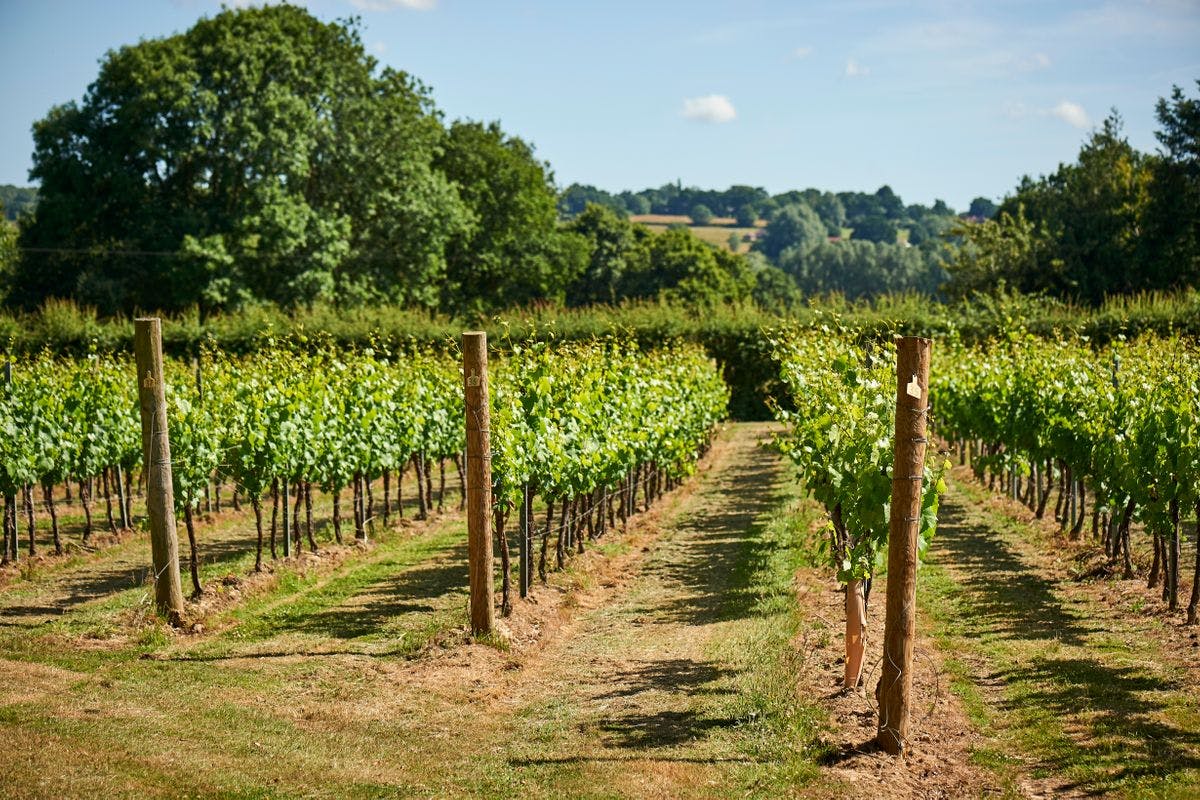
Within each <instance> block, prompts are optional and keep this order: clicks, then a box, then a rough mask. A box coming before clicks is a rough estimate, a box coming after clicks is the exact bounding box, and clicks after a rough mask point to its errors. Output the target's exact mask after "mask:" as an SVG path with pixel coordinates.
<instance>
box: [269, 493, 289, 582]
mask: <svg viewBox="0 0 1200 800" xmlns="http://www.w3.org/2000/svg"><path fill="white" fill-rule="evenodd" d="M283 513H285V514H286V513H287V509H284V512H283ZM278 526H279V479H278V478H275V479H274V480H272V481H271V560H272V561H274V560H275V559H277V558H279V555H278V552H277V551H276V549H275V531H276V529H277V528H278Z"/></svg>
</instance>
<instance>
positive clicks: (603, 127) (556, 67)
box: [0, 0, 1200, 210]
mask: <svg viewBox="0 0 1200 800" xmlns="http://www.w3.org/2000/svg"><path fill="white" fill-rule="evenodd" d="M303 5H305V6H306V7H307V8H308V9H309V10H310V11H311V12H312V13H313V14H315V15H316V16H318V17H320V18H322V19H326V20H328V19H340V18H345V17H348V16H351V15H357V16H360V17H361V19H362V29H363V40H364V42H365V43H366V45H367V47H368V49H369V50H370V51H371V52H372V54H373V55H375V56H376V57H377V58H378V59H379V60H380V61H381V62H383V63H385V64H389V65H391V66H394V67H397V68H400V69H403V70H406V71H408V72H410V73H412V74H413V75H415V76H417V77H419V78H420V79H421V80H422V81H424V82H425V83H426V84H428V85H429V86H430V87H431V88H432V89H433V94H434V98H435V101H436V103H437V105H438V106H439V107H440V108H441V109H442V110H443V112H444V113H445V114H446V117H447V118H448V119H454V118H458V117H470V118H473V119H485V120H491V119H499V120H500V121H501V123H502V124H503V126H504V128H505V130H507V131H509V132H511V133H514V134H517V135H519V136H522V137H523V138H525V139H527V140H529V141H531V142H533V143H534V145H535V146H536V147H537V152H538V154H539V156H540V157H541V158H543V159H545V160H547V161H549V162H550V164H551V165H552V167H553V168H554V171H555V175H556V178H557V180H558V182H559V184H560V185H566V184H568V183H571V182H574V181H578V182H581V183H591V184H595V185H597V186H600V187H602V188H605V189H609V190H620V189H626V188H632V189H640V188H644V187H647V186H658V185H661V184H663V183H666V182H669V181H675V180H676V179H678V180H682V181H683V183H684V184H686V185H698V186H703V187H706V188H724V187H726V186H728V185H730V184H733V183H748V184H753V185H758V186H763V187H765V188H767V189H768V190H770V191H772V192H778V191H783V190H785V189H792V188H804V187H807V186H815V187H818V188H821V189H831V190H869V191H873V190H874V189H876V188H878V187H879V186H880V185H882V184H884V183H887V184H889V185H891V187H892V188H893V189H894V190H895V191H896V192H898V193H899V194H900V195H901V196H902V197H903V198H904V199H905V200H906V201H907V202H923V203H932V202H933V200H934V199H935V198H942V199H944V200H946V201H947V202H949V203H950V204H951V205H952V206H954V207H955V208H958V209H960V210H961V209H963V208H965V207H966V205H967V203H968V202H969V201H970V199H971V198H972V197H975V196H976V195H984V196H990V197H994V198H1000V197H1002V196H1003V195H1004V194H1006V193H1007V192H1009V191H1010V190H1011V189H1012V188H1013V187H1014V186H1015V185H1016V183H1017V181H1018V180H1019V178H1020V176H1021V175H1023V174H1034V175H1037V174H1041V173H1045V172H1048V171H1050V170H1053V169H1054V168H1055V167H1056V166H1057V165H1058V164H1059V163H1060V162H1063V161H1071V160H1073V159H1074V157H1075V155H1076V154H1077V152H1078V150H1079V146H1080V144H1081V143H1082V142H1083V140H1084V139H1085V137H1086V136H1087V134H1088V131H1089V130H1090V129H1091V128H1092V127H1093V126H1095V125H1097V124H1098V123H1099V122H1100V120H1102V119H1103V118H1104V116H1105V115H1106V114H1107V113H1108V111H1109V109H1110V108H1111V107H1114V106H1115V107H1116V108H1117V109H1118V110H1119V111H1120V112H1121V114H1122V115H1123V116H1124V118H1125V123H1126V132H1127V134H1128V136H1129V138H1130V140H1131V141H1132V142H1133V144H1134V145H1135V146H1137V147H1139V148H1142V149H1144V150H1152V149H1154V148H1155V146H1156V143H1155V140H1154V136H1153V132H1154V129H1155V121H1154V103H1155V100H1156V99H1157V98H1158V97H1161V96H1164V95H1166V94H1167V93H1169V91H1170V89H1171V86H1172V84H1178V85H1180V86H1183V87H1184V89H1185V91H1187V92H1188V93H1189V94H1191V95H1193V96H1194V95H1195V94H1196V92H1197V89H1196V84H1195V81H1196V79H1197V78H1200V0H1193V1H1192V2H1186V1H1184V0H1174V1H1172V0H1162V1H1158V0H1128V1H1127V2H1023V1H1018V2H1004V0H993V2H985V3H976V2H970V1H969V0H953V1H948V2H940V1H939V2H934V1H929V2H912V3H900V2H887V1H886V0H846V2H811V3H802V2H790V3H789V2H769V1H768V0H740V1H739V2H668V1H663V2H653V0H642V2H624V1H623V0H609V1H608V2H583V1H582V0H541V1H539V2H535V1H534V0H511V1H506V0H313V2H308V3H303ZM217 10H219V4H218V3H211V2H206V1H205V0H105V1H104V2H100V1H99V0H94V1H92V2H84V1H83V0H0V109H3V113H0V183H17V184H26V183H28V176H27V172H28V169H29V165H30V152H31V151H32V139H31V136H30V125H31V124H32V123H33V121H34V120H35V119H38V118H39V117H41V116H43V115H44V114H45V113H46V111H47V110H48V109H49V108H50V107H51V106H52V105H54V104H57V103H61V102H65V101H67V100H71V99H78V98H80V97H82V95H83V93H84V91H85V90H86V88H87V85H88V84H89V83H90V82H91V81H92V80H93V79H94V77H95V75H96V71H97V64H98V61H99V59H100V58H101V57H102V56H103V54H104V53H105V51H107V50H108V49H110V48H115V47H118V46H120V45H123V44H131V43H134V42H136V41H138V40H139V39H142V38H151V37H157V36H163V35H168V34H170V33H173V32H179V31H183V30H186V29H187V28H188V27H189V26H190V25H191V24H192V23H193V22H194V21H195V20H196V19H197V18H199V17H200V16H202V15H206V14H212V13H214V12H215V11H217Z"/></svg>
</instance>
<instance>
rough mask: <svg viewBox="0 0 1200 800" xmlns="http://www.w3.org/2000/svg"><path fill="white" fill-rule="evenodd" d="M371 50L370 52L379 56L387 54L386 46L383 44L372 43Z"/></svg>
mask: <svg viewBox="0 0 1200 800" xmlns="http://www.w3.org/2000/svg"><path fill="white" fill-rule="evenodd" d="M371 50H372V52H375V53H378V54H379V55H383V54H384V53H386V52H387V45H386V44H384V43H383V42H374V43H373V44H372V45H371Z"/></svg>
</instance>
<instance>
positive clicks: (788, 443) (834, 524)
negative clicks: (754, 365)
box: [771, 330, 949, 582]
mask: <svg viewBox="0 0 1200 800" xmlns="http://www.w3.org/2000/svg"><path fill="white" fill-rule="evenodd" d="M771 341H772V344H773V346H774V348H775V354H776V357H777V358H778V360H779V362H780V371H781V378H782V381H783V384H784V386H785V387H786V389H787V393H788V397H789V399H790V400H791V408H790V409H784V408H779V409H777V412H776V417H777V418H778V419H779V420H780V421H782V422H784V423H786V424H787V426H788V428H787V431H786V432H785V433H783V434H780V435H779V436H778V437H777V439H776V444H777V445H778V446H779V448H780V449H781V450H782V451H783V453H784V454H785V455H787V456H789V457H790V458H791V459H792V460H793V461H794V462H795V463H796V466H797V468H798V469H799V471H800V477H801V480H802V481H803V482H804V485H805V486H806V487H807V488H808V490H809V491H810V492H811V493H812V495H813V497H814V498H816V500H817V501H818V502H820V503H821V504H822V505H823V506H824V507H825V509H826V511H827V512H828V513H829V516H830V530H831V535H830V539H829V542H828V555H829V557H830V561H831V563H832V565H833V566H834V568H835V569H836V570H837V575H838V580H840V581H842V582H847V581H850V580H866V579H869V578H871V577H872V576H873V575H875V574H876V573H877V572H878V571H880V570H881V569H883V568H884V567H885V566H886V554H887V537H888V514H889V508H890V504H891V496H892V474H891V472H892V458H893V448H894V438H895V417H894V414H895V408H896V394H895V391H896V390H895V386H896V368H895V349H894V346H893V345H892V344H891V342H888V343H886V344H883V345H875V346H870V347H862V346H860V345H858V344H856V343H855V342H854V341H853V340H852V339H850V338H849V337H847V336H846V335H845V334H844V333H832V332H829V331H826V332H824V333H823V335H815V334H813V333H811V332H801V331H797V330H784V331H776V332H774V333H773V334H772V335H771ZM948 468H949V463H948V462H945V463H940V464H935V465H933V466H929V465H927V466H926V467H925V473H924V483H923V484H922V487H923V494H922V504H921V508H922V513H921V520H920V527H919V540H918V541H919V544H918V553H924V551H925V548H926V547H927V546H928V543H929V540H930V539H931V538H932V537H933V534H934V531H935V530H936V527H937V511H938V501H939V498H940V496H941V494H942V492H943V491H945V488H946V487H945V482H944V481H943V479H942V474H943V472H944V471H945V470H946V469H948Z"/></svg>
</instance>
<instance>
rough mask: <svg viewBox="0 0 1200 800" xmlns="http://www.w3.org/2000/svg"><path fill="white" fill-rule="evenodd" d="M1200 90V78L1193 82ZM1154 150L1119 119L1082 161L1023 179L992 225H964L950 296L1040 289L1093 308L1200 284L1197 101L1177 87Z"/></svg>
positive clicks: (1108, 123) (1164, 103)
mask: <svg viewBox="0 0 1200 800" xmlns="http://www.w3.org/2000/svg"><path fill="white" fill-rule="evenodd" d="M1197 87H1200V81H1197ZM1155 116H1156V117H1157V120H1158V126H1159V129H1158V130H1157V131H1156V132H1155V136H1156V138H1157V139H1158V142H1159V149H1158V152H1155V153H1143V152H1140V151H1138V150H1137V149H1135V148H1134V147H1133V146H1131V145H1130V144H1129V141H1128V139H1126V138H1125V136H1124V135H1123V131H1122V122H1121V118H1120V116H1119V115H1118V114H1117V112H1115V111H1114V112H1113V113H1112V114H1111V115H1110V116H1109V117H1108V118H1107V119H1106V120H1105V121H1104V123H1103V124H1102V125H1101V126H1100V128H1099V129H1098V130H1096V131H1094V132H1093V133H1092V134H1091V136H1090V137H1089V138H1088V140H1087V141H1086V142H1085V143H1084V144H1083V146H1082V148H1081V149H1080V151H1079V157H1078V159H1077V160H1076V161H1075V162H1074V163H1071V164H1062V165H1060V166H1059V168H1058V169H1057V170H1055V171H1054V172H1053V173H1051V174H1049V175H1043V176H1041V177H1039V178H1037V179H1033V178H1030V177H1028V176H1026V177H1025V178H1024V179H1022V181H1021V183H1020V185H1019V186H1018V187H1017V188H1016V191H1014V192H1013V194H1012V195H1011V196H1009V197H1008V198H1006V199H1005V200H1004V202H1003V204H1002V205H1001V206H1000V209H999V213H998V215H997V216H996V218H995V219H993V220H988V221H983V222H964V223H961V224H959V225H958V226H957V227H956V228H955V229H954V230H953V231H952V234H953V235H954V236H956V237H958V238H959V239H960V240H962V241H963V242H964V246H963V247H962V248H961V250H960V251H959V252H958V253H957V254H956V258H955V259H954V260H953V261H952V262H949V263H948V264H947V266H948V267H949V271H950V275H951V281H950V282H949V284H948V285H947V286H946V291H947V292H948V293H950V294H951V295H954V296H963V295H966V294H969V293H971V292H975V291H995V290H997V289H999V290H1001V291H1003V290H1004V288H1005V287H1007V288H1009V289H1015V290H1018V291H1021V292H1037V293H1045V294H1049V295H1053V296H1056V297H1069V298H1073V299H1076V300H1079V301H1082V302H1085V303H1089V304H1098V303H1100V302H1102V301H1103V300H1104V298H1106V297H1109V296H1112V295H1116V294H1127V293H1130V292H1139V291H1147V290H1170V289H1174V288H1179V287H1185V286H1193V287H1194V286H1197V285H1200V98H1191V97H1188V96H1186V95H1185V94H1184V92H1183V90H1182V89H1180V88H1179V87H1174V89H1173V91H1172V93H1171V96H1170V97H1169V98H1160V99H1159V101H1158V103H1157V105H1156V108H1155Z"/></svg>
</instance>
